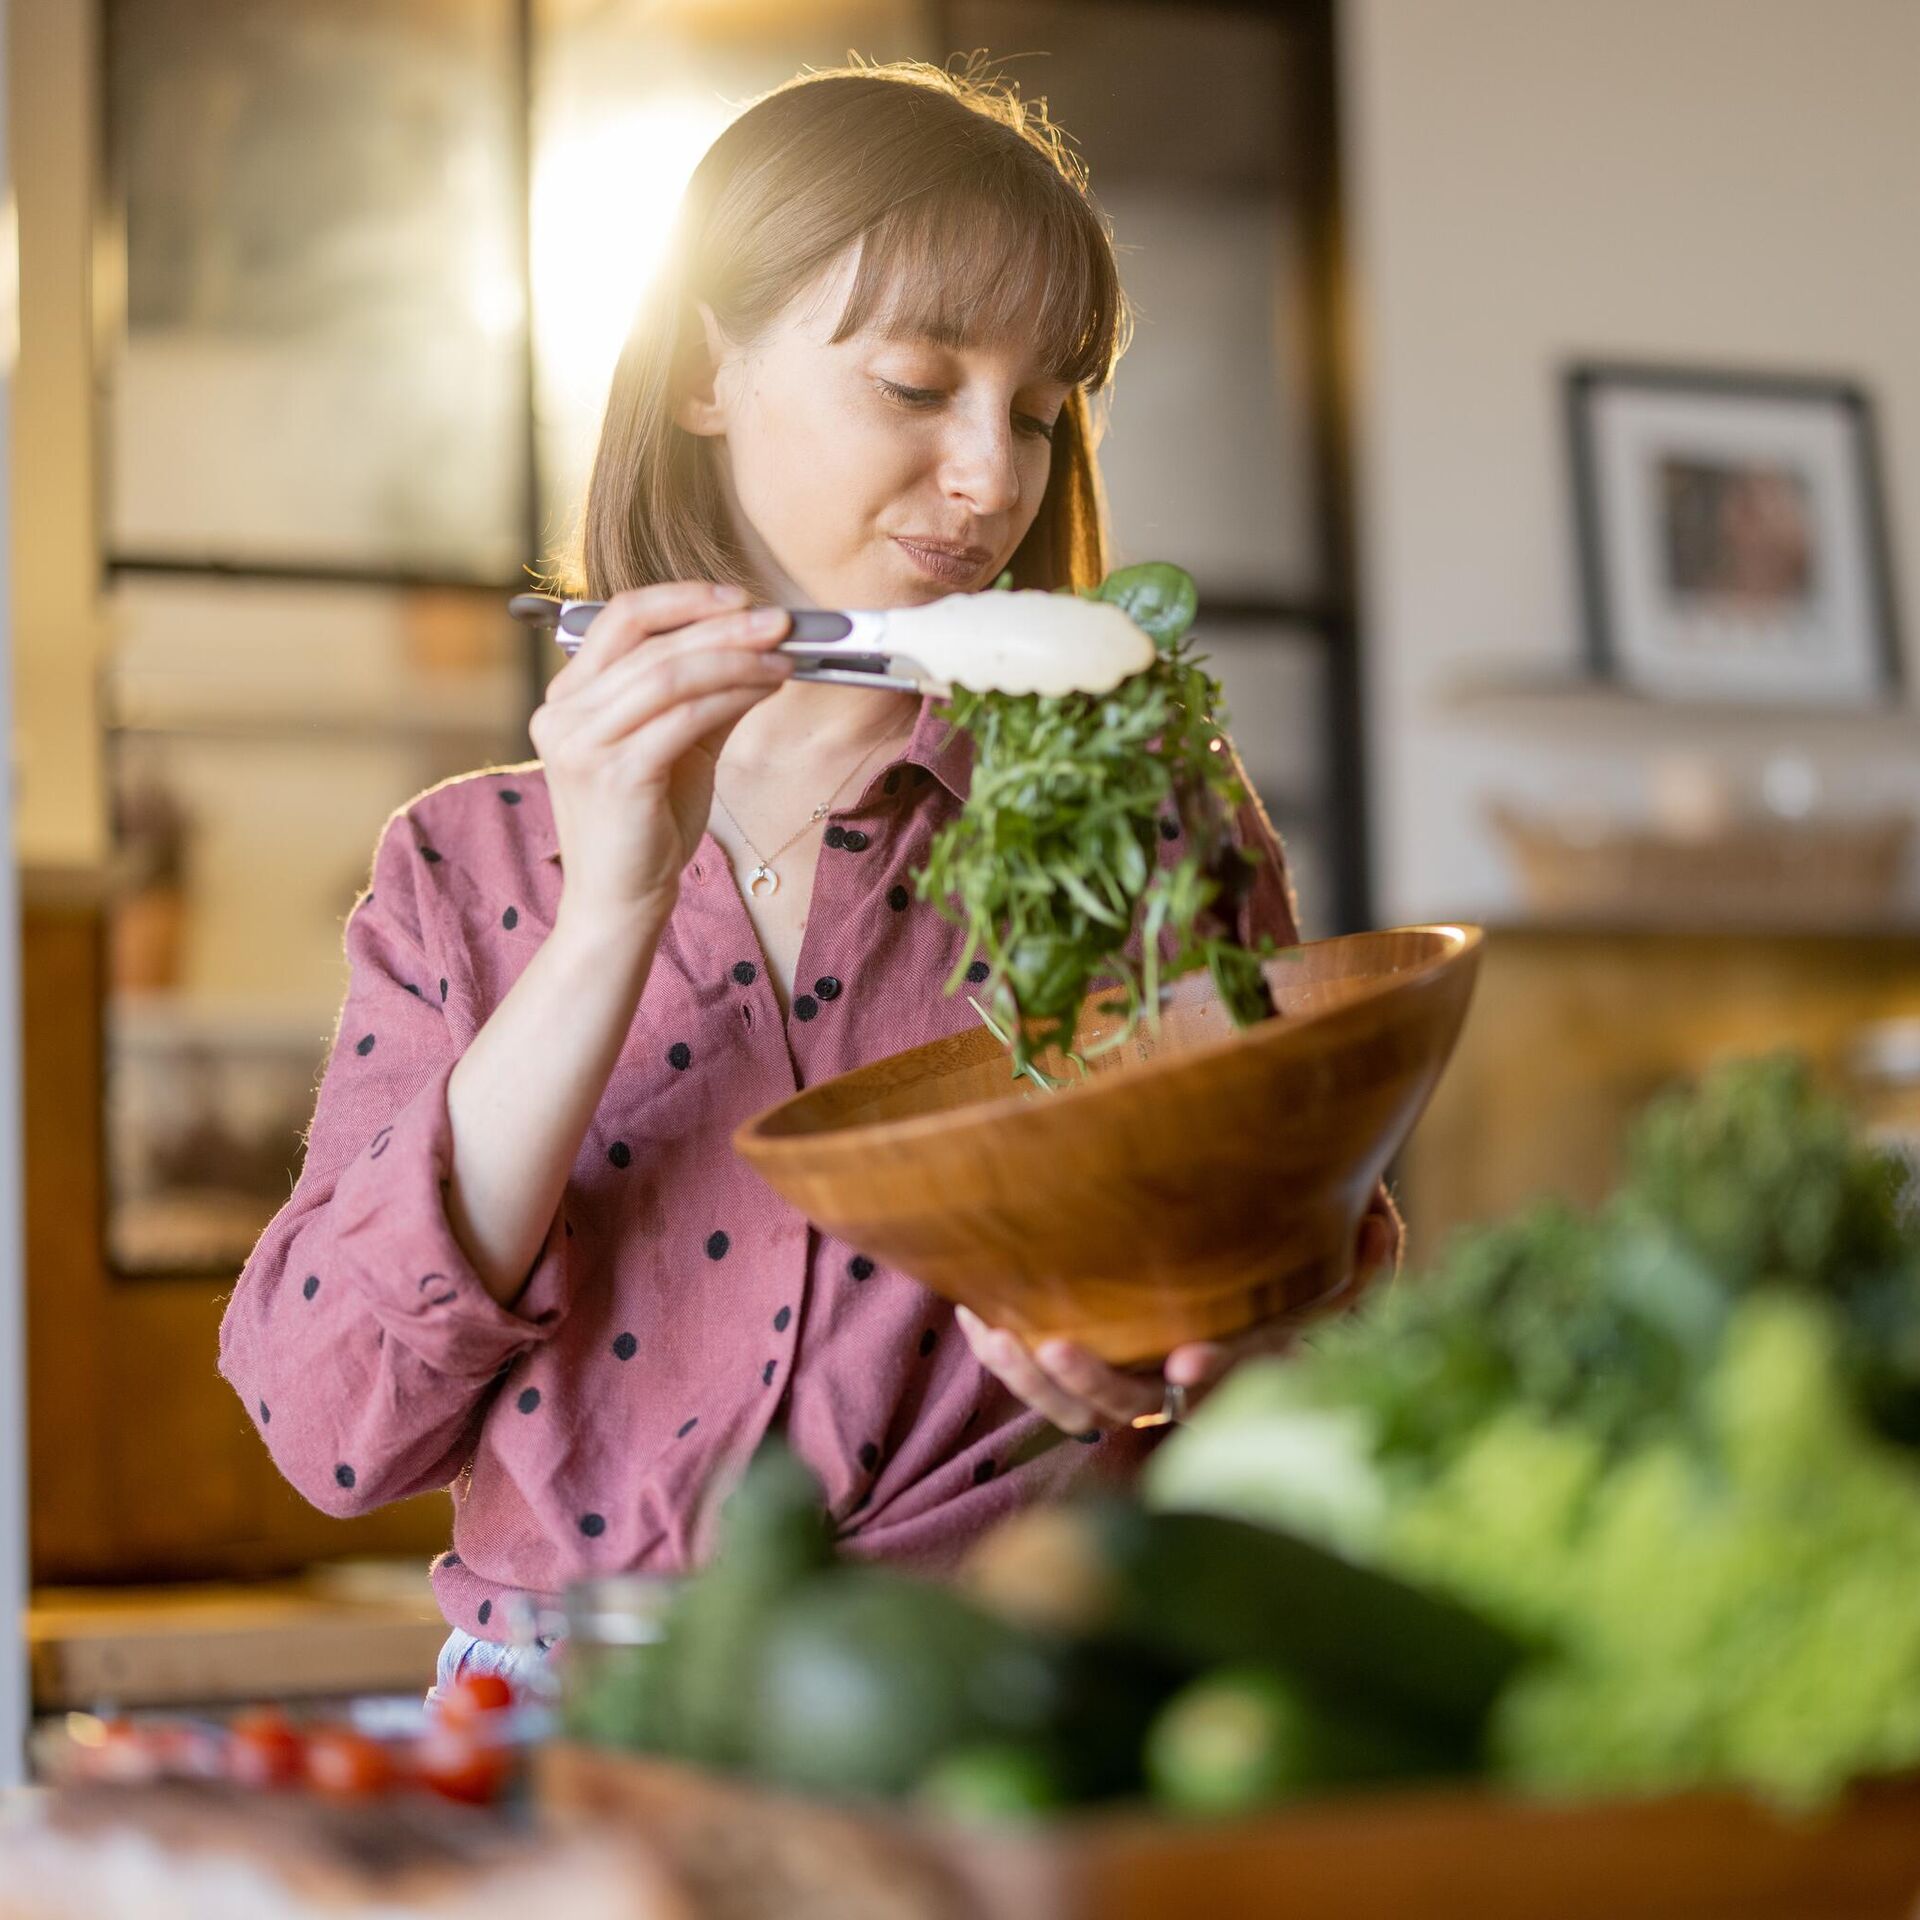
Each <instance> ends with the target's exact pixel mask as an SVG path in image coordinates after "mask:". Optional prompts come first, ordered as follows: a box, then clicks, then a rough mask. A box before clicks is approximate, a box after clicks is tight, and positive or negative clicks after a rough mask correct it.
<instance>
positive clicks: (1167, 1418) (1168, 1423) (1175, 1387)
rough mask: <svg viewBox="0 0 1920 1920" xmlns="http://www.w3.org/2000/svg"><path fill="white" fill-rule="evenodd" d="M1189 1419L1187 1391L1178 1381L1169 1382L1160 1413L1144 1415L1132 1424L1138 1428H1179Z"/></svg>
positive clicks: (1161, 1402)
mask: <svg viewBox="0 0 1920 1920" xmlns="http://www.w3.org/2000/svg"><path fill="white" fill-rule="evenodd" d="M1186 1417H1187V1390H1186V1388H1185V1387H1183V1386H1182V1385H1181V1384H1180V1382H1179V1381H1177V1380H1169V1381H1168V1382H1167V1390H1166V1393H1165V1395H1164V1396H1163V1397H1162V1399H1161V1401H1160V1410H1159V1412H1158V1413H1143V1414H1141V1415H1140V1417H1139V1418H1138V1419H1137V1420H1134V1421H1132V1422H1130V1424H1131V1425H1133V1426H1136V1427H1177V1426H1179V1425H1180V1424H1181V1423H1182V1422H1184V1421H1185V1419H1186Z"/></svg>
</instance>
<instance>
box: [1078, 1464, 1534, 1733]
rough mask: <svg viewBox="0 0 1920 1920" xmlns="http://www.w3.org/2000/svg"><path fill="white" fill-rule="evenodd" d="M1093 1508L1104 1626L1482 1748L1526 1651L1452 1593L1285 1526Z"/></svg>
mask: <svg viewBox="0 0 1920 1920" xmlns="http://www.w3.org/2000/svg"><path fill="white" fill-rule="evenodd" d="M1089 1520H1090V1524H1091V1527H1092V1529H1093V1533H1094V1537H1095V1539H1096V1540H1097V1541H1098V1542H1099V1550H1100V1552H1101V1553H1102V1555H1103V1557H1104V1558H1105V1560H1106V1563H1107V1565H1108V1567H1109V1569H1110V1571H1111V1573H1112V1575H1113V1584H1112V1588H1111V1594H1112V1599H1111V1602H1110V1604H1111V1607H1112V1610H1113V1612H1112V1618H1111V1619H1110V1621H1109V1622H1108V1626H1109V1630H1110V1631H1113V1632H1116V1633H1118V1634H1120V1635H1122V1636H1124V1637H1126V1638H1129V1639H1132V1640H1135V1641H1137V1642H1138V1643H1140V1644H1141V1645H1142V1646H1145V1647H1148V1648H1151V1649H1153V1650H1155V1651H1157V1652H1159V1653H1161V1654H1162V1655H1165V1656H1167V1657H1170V1658H1172V1659H1173V1660H1175V1661H1176V1662H1178V1663H1180V1664H1182V1665H1184V1666H1185V1667H1186V1668H1187V1669H1188V1670H1189V1671H1190V1672H1192V1673H1195V1674H1198V1673H1203V1672H1206V1671H1207V1670H1208V1669H1210V1668H1214V1667H1221V1666H1237V1665H1242V1664H1248V1663H1251V1664H1255V1665H1263V1666H1271V1667H1275V1668H1278V1669H1279V1670H1280V1671H1281V1672H1283V1673H1286V1674H1290V1675H1292V1676H1294V1677H1295V1678H1296V1679H1298V1680H1299V1681H1300V1682H1301V1683H1302V1684H1303V1685H1305V1686H1306V1687H1308V1688H1309V1689H1311V1690H1312V1692H1313V1693H1314V1694H1315V1695H1316V1696H1317V1697H1318V1698H1319V1699H1320V1700H1322V1701H1323V1702H1326V1703H1328V1704H1329V1705H1330V1706H1332V1707H1335V1708H1351V1709H1352V1711H1354V1712H1355V1713H1356V1714H1358V1715H1361V1716H1363V1717H1365V1718H1368V1719H1370V1720H1372V1721H1375V1722H1377V1723H1380V1724H1382V1725H1385V1726H1389V1727H1391V1726H1402V1727H1405V1728H1407V1729H1408V1730H1409V1731H1410V1732H1413V1733H1415V1734H1416V1735H1418V1736H1419V1737H1421V1738H1422V1739H1424V1740H1426V1741H1427V1742H1429V1743H1434V1742H1437V1743H1439V1745H1440V1747H1441V1748H1442V1749H1444V1750H1458V1749H1466V1748H1472V1747H1474V1746H1477V1743H1478V1739H1479V1735H1480V1732H1481V1729H1482V1727H1483V1726H1484V1724H1485V1721H1486V1716H1487V1713H1488V1710H1489V1709H1490V1708H1491V1707H1492V1705H1493V1703H1494V1700H1495V1698H1496V1697H1497V1696H1498V1695H1499V1693H1500V1691H1501V1689H1502V1688H1503V1687H1504V1686H1505V1685H1506V1683H1507V1682H1508V1680H1509V1679H1511V1678H1512V1677H1513V1675H1514V1674H1515V1673H1516V1672H1517V1671H1518V1669H1519V1668H1520V1666H1521V1665H1522V1663H1523V1662H1524V1661H1525V1660H1526V1658H1527V1657H1528V1656H1529V1654H1530V1652H1531V1649H1529V1648H1527V1647H1526V1646H1524V1645H1523V1644H1522V1643H1521V1642H1520V1641H1519V1640H1518V1639H1516V1638H1515V1637H1514V1636H1513V1635H1511V1634H1509V1633H1508V1632H1506V1631H1505V1630H1504V1629H1503V1628H1500V1627H1497V1626H1494V1625H1493V1624H1492V1623H1490V1622H1489V1621H1486V1620H1484V1619H1482V1618H1481V1617H1480V1616H1479V1615H1478V1614H1475V1613H1472V1612H1469V1611H1468V1610H1467V1609H1466V1608H1465V1607H1462V1606H1459V1605H1457V1604H1456V1603H1455V1602H1453V1601H1452V1600H1449V1599H1444V1598H1442V1597H1440V1596H1438V1595H1435V1594H1431V1593H1427V1592H1424V1591H1423V1590H1421V1589H1419V1588H1417V1587H1412V1586H1409V1585H1407V1584H1406V1583H1405V1582H1404V1581H1401V1580H1397V1579H1394V1578H1392V1577H1391V1576H1389V1575H1387V1574H1384V1573H1380V1572H1377V1571H1375V1570H1373V1569H1371V1568H1367V1567H1362V1566H1358V1565H1356V1564H1355V1563H1354V1562H1352V1561H1351V1560H1347V1559H1344V1558H1342V1557H1341V1556H1340V1555H1338V1554H1336V1553H1332V1552H1330V1551H1328V1550H1327V1549H1326V1548H1324V1547H1321V1546H1318V1545H1315V1544H1314V1543H1313V1542H1311V1541H1308V1540H1305V1539H1302V1538H1300V1537H1299V1536H1297V1535H1294V1534H1289V1533H1283V1532H1280V1531H1278V1530H1276V1529H1273V1528H1270V1527H1260V1526H1254V1525H1252V1524H1251V1523H1249V1522H1247V1521H1243V1520H1231V1519H1227V1518H1224V1517H1223V1516H1220V1515H1216V1514H1206V1513H1150V1512H1146V1511H1144V1510H1142V1509H1141V1508H1139V1507H1136V1506H1133V1505H1131V1504H1128V1503H1126V1502H1124V1501H1118V1500H1107V1501H1101V1502H1099V1503H1097V1504H1090V1507H1089Z"/></svg>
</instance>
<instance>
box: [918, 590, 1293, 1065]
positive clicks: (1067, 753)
mask: <svg viewBox="0 0 1920 1920" xmlns="http://www.w3.org/2000/svg"><path fill="white" fill-rule="evenodd" d="M1010 584H1011V575H1010V574H1002V575H1001V577H1000V578H999V580H997V581H996V582H995V583H994V585H995V587H996V588H1004V587H1007V586H1009V585H1010ZM1059 591H1061V592H1067V591H1069V589H1067V588H1061V589H1059ZM1080 591H1081V594H1082V596H1083V597H1084V598H1087V599H1100V600H1108V601H1111V602H1112V603H1113V604H1114V605H1116V606H1118V607H1120V608H1121V609H1122V610H1123V611H1125V612H1126V613H1127V614H1128V616H1129V617H1130V618H1131V619H1133V620H1134V621H1135V623H1136V624H1137V625H1139V626H1140V627H1141V628H1142V629H1143V630H1144V631H1145V632H1146V633H1147V634H1149V635H1150V636H1151V637H1152V639H1153V642H1154V646H1155V649H1156V651H1155V657H1154V661H1153V664H1152V665H1151V666H1150V667H1148V668H1146V669H1145V670H1144V671H1142V672H1140V673H1137V674H1134V675H1133V676H1132V677H1131V678H1129V679H1127V680H1123V681H1122V682H1121V683H1120V685H1119V686H1117V687H1115V688H1114V689H1113V690H1112V691H1111V692H1108V693H1104V694H1084V693H1075V694H1065V695H1057V696H1053V695H1043V694H1006V693H996V692H991V691H984V692H983V691H975V690H974V689H971V688H967V687H959V686H956V687H955V689H954V692H953V698H952V701H951V704H950V713H949V717H950V720H951V723H952V724H953V725H955V726H957V727H963V728H965V729H966V730H967V731H968V732H969V733H970V734H972V736H973V743H974V765H973V784H972V788H971V791H970V793H969V796H968V799H967V803H966V805H965V807H964V808H963V809H962V810H961V812H960V813H959V815H958V816H956V817H955V818H954V819H953V820H951V821H949V822H948V823H947V824H946V825H945V826H944V827H942V828H941V829H940V831H939V832H938V833H937V834H935V836H934V838H933V841H932V844H931V845H930V846H929V848H928V851H927V859H926V864H925V866H924V867H923V868H922V869H921V871H920V873H919V875H918V876H917V879H916V886H917V888H918V892H919V896H920V898H921V899H922V900H926V901H929V902H931V903H932V905H933V906H934V907H935V909H936V910H937V911H938V912H939V913H940V914H941V916H942V917H943V918H944V919H946V920H948V921H950V922H951V923H953V924H954V925H956V926H964V927H965V928H966V929H967V942H966V946H965V948H964V950H963V951H962V953H961V955H960V958H959V960H958V961H957V962H956V963H955V965H954V969H953V972H952V974H951V975H950V976H949V977H948V979H947V981H946V991H947V992H948V993H952V992H954V991H955V990H956V988H957V987H958V986H959V985H960V984H961V982H962V981H963V980H964V979H965V978H966V971H967V968H968V966H969V964H970V963H971V962H972V961H973V960H974V959H975V958H976V956H980V955H984V956H985V958H986V960H987V962H988V965H989V967H990V969H991V972H990V975H989V979H990V983H991V984H990V986H989V989H988V997H989V999H990V1001H991V1006H992V1011H993V1013H994V1014H995V1015H997V1024H995V1023H992V1022H990V1024H995V1031H996V1032H1000V1031H1004V1034H1005V1036H1006V1037H1007V1038H1008V1041H1009V1044H1010V1047H1011V1050H1012V1054H1013V1065H1014V1071H1015V1072H1016V1073H1025V1072H1030V1071H1032V1070H1033V1060H1034V1056H1035V1054H1036V1053H1038V1052H1039V1051H1041V1050H1042V1049H1044V1048H1046V1047H1048V1046H1050V1045H1055V1044H1057V1045H1060V1046H1061V1047H1065V1046H1067V1045H1068V1044H1069V1043H1070V1042H1071V1040H1072V1037H1073V1032H1074V1028H1075V1026H1076V1025H1077V1024H1078V1022H1079V1018H1080V1012H1081V1009H1082V1007H1083V1006H1084V1005H1085V1003H1086V1000H1087V996H1088V994H1089V992H1090V991H1091V990H1092V989H1093V987H1094V985H1095V983H1096V982H1101V983H1112V984H1113V985H1116V986H1117V987H1118V988H1119V990H1120V992H1121V993H1122V995H1123V996H1124V998H1123V1000H1122V1001H1121V1002H1120V1003H1118V1005H1119V1008H1120V1010H1121V1011H1122V1012H1123V1013H1124V1019H1123V1021H1122V1024H1121V1027H1120V1029H1119V1030H1118V1031H1117V1032H1116V1033H1114V1034H1112V1035H1110V1036H1109V1037H1108V1038H1107V1039H1106V1040H1104V1041H1102V1042H1101V1044H1100V1046H1099V1047H1098V1048H1097V1049H1096V1051H1098V1052H1105V1051H1108V1050H1109V1049H1111V1048H1112V1047H1116V1046H1119V1045H1122V1044H1124V1042H1125V1041H1126V1040H1127V1039H1129V1038H1130V1037H1131V1036H1132V1034H1133V1033H1134V1031H1135V1030H1136V1029H1137V1028H1138V1026H1139V1024H1140V1022H1141V1020H1142V1019H1145V1020H1146V1021H1147V1022H1148V1023H1149V1026H1150V1028H1151V1029H1153V1030H1155V1031H1157V1030H1158V1025H1159V1013H1160V993H1161V988H1162V986H1163V985H1164V984H1165V982H1167V981H1170V980H1173V979H1176V978H1177V977H1179V976H1180V975H1181V974H1184V973H1189V972H1193V971H1195V970H1197V969H1198V968H1200V967H1205V968H1207V969H1208V971H1209V972H1210V973H1211V975H1212V976H1213V981H1214V986H1215V989H1216V991H1217V992H1218V993H1219V995H1220V998H1221V1000H1222V1002H1223V1003H1224V1004H1225V1005H1226V1007H1227V1010H1228V1012H1229V1013H1230V1014H1231V1016H1232V1018H1233V1020H1234V1023H1235V1024H1236V1025H1237V1026H1247V1025H1249V1024H1251V1023H1252V1022H1253V1021H1255V1020H1259V1019H1264V1018H1267V1017H1269V1016H1270V1015H1271V1014H1272V1013H1273V1011H1274V1008H1273V1003H1272V1000H1271V998H1270V997H1269V995H1268V993H1267V987H1266V981H1265V978H1264V976H1263V975H1262V973H1261V969H1260V963H1261V962H1262V961H1263V960H1264V959H1267V958H1269V957H1271V956H1272V954H1273V953H1274V952H1275V947H1274V942H1273V938H1272V936H1271V935H1270V934H1263V935H1262V936H1261V938H1260V941H1259V943H1258V945H1257V946H1256V947H1253V948H1247V947H1243V946H1242V945H1241V944H1240V943H1239V941H1238V940H1237V938H1236V937H1235V921H1234V910H1235V908H1236V907H1237V906H1238V904H1239V901H1240V900H1241V898H1242V897H1243V896H1244V895H1245V893H1246V891H1247V889H1248V887H1249V885H1250V883H1251V878H1252V875H1251V869H1252V868H1253V867H1254V866H1257V865H1258V864H1259V861H1260V858H1261V854H1260V852H1259V851H1258V850H1257V849H1254V848H1247V847H1242V846H1239V845H1238V844H1236V843H1235V841H1234V839H1233V836H1232V824H1233V815H1234V813H1235V810H1236V809H1237V808H1238V807H1239V806H1240V805H1241V804H1242V802H1243V801H1244V800H1245V799H1246V797H1247V794H1246V789H1245V787H1244V786H1243V785H1242V783H1241V781H1240V779H1239V777H1238V775H1237V773H1236V772H1235V770H1234V764H1233V760H1232V756H1231V755H1229V754H1227V753H1226V752H1225V751H1224V749H1223V746H1222V742H1221V738H1220V736H1221V729H1222V727H1223V725H1224V723H1225V720H1226V708H1225V702H1224V700H1223V698H1222V695H1221V690H1220V683H1219V682H1218V681H1217V680H1215V679H1214V678H1213V677H1212V676H1211V675H1210V674H1208V673H1207V672H1205V671H1204V669H1203V667H1202V665H1201V662H1202V661H1203V660H1204V659H1205V655H1203V654H1196V653H1194V652H1193V651H1192V650H1191V648H1190V647H1189V646H1188V644H1187V639H1186V635H1187V631H1188V629H1189V628H1190V627H1191V626H1192V624H1193V619H1194V615H1195V612H1196V611H1197V608H1198V596H1197V594H1196V593H1195V590H1194V584H1193V581H1192V579H1191V577H1190V576H1189V575H1188V574H1187V573H1185V572H1184V571H1183V570H1182V569H1181V568H1179V567H1175V566H1171V565H1168V564H1167V563H1166V562H1164V561H1148V562H1145V563H1143V564H1141V565H1139V566H1132V567H1123V568H1121V569H1120V570H1119V571H1118V572H1117V573H1111V574H1109V575H1108V576H1107V578H1106V579H1105V580H1104V581H1103V582H1102V583H1101V584H1100V586H1099V587H1097V588H1093V587H1087V588H1082V589H1080ZM1170 808H1172V809H1176V810H1177V812H1178V815H1179V819H1180V824H1181V827H1182V830H1183V833H1184V836H1185V846H1184V848H1183V851H1182V852H1181V855H1180V857H1179V859H1178V860H1176V861H1175V862H1173V864H1172V865H1170V866H1167V867H1161V866H1160V865H1159V864H1158V858H1157V856H1158V852H1159V836H1160V830H1161V828H1160V823H1161V821H1162V820H1163V819H1167V818H1169V817H1171V816H1170V812H1169V809H1170ZM1110 1004H1112V1003H1110ZM983 1017H985V1016H984V1014H983ZM1034 1077H1035V1078H1040V1077H1041V1076H1039V1075H1038V1074H1037V1072H1035V1073H1034Z"/></svg>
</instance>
